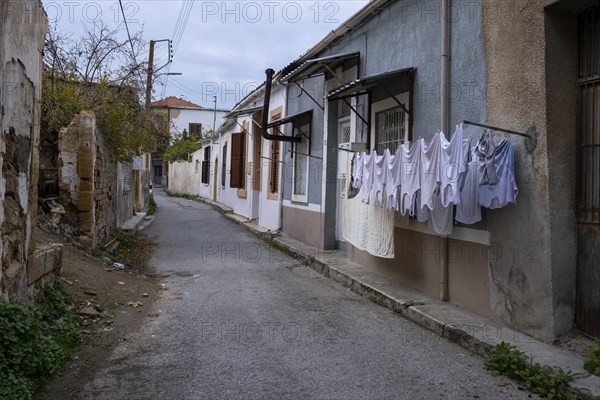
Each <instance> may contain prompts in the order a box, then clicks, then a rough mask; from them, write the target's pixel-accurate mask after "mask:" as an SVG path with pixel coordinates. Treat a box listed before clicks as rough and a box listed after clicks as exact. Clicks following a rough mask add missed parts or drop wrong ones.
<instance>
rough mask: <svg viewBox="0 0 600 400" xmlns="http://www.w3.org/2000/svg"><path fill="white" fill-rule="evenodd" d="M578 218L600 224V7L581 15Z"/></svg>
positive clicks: (580, 220) (579, 17)
mask: <svg viewBox="0 0 600 400" xmlns="http://www.w3.org/2000/svg"><path fill="white" fill-rule="evenodd" d="M578 20H579V21H578V23H579V77H578V86H579V116H578V118H579V122H578V168H577V169H578V170H577V211H578V212H577V218H578V220H579V222H581V223H592V224H600V6H599V7H594V8H591V9H588V10H586V11H584V12H582V13H580V14H579V16H578Z"/></svg>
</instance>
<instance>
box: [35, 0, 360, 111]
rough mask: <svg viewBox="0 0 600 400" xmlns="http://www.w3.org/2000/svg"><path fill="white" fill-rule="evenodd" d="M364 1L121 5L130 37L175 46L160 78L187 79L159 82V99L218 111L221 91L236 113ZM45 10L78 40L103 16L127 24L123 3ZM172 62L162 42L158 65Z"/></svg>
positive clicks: (55, 3)
mask: <svg viewBox="0 0 600 400" xmlns="http://www.w3.org/2000/svg"><path fill="white" fill-rule="evenodd" d="M366 3H368V1H367V0H343V1H342V0H338V1H317V0H300V1H287V0H279V1H201V0H195V1H194V0H142V1H130V0H122V5H123V11H124V13H125V16H126V17H127V22H128V25H129V29H130V30H131V31H132V33H133V32H137V31H143V37H144V38H145V39H146V40H148V41H149V40H161V39H173V40H174V44H175V45H177V47H176V51H175V55H174V59H173V62H172V64H171V65H170V66H169V68H170V69H167V68H164V69H163V70H161V72H167V71H169V70H170V72H180V73H182V75H181V76H170V77H169V80H168V85H166V87H163V86H161V85H160V84H157V85H156V86H155V88H154V89H155V93H154V99H158V98H161V96H162V95H165V96H181V97H184V98H185V99H187V100H190V101H192V102H194V103H197V104H200V105H203V106H207V107H214V102H213V95H214V94H215V93H217V97H218V99H217V105H218V107H220V108H229V107H232V106H233V105H234V104H235V103H237V102H238V101H239V100H240V99H241V98H242V97H243V96H244V95H245V94H247V93H248V92H249V91H251V90H252V89H254V88H255V87H256V86H257V85H258V84H260V82H262V81H263V80H264V71H265V69H267V68H273V69H275V70H278V69H280V68H282V67H284V66H285V65H287V64H289V63H290V62H292V61H293V60H294V59H296V58H297V57H298V56H299V55H301V54H302V53H304V52H305V51H306V50H308V49H309V48H310V47H312V46H313V45H314V44H316V43H317V42H318V41H319V40H321V39H322V38H323V37H325V35H327V33H329V32H330V31H331V30H333V29H335V28H336V27H338V26H339V25H340V24H341V23H342V22H343V21H345V20H346V19H347V18H349V17H350V16H351V15H352V14H354V13H355V12H356V11H358V10H359V9H360V8H362V7H363V6H364V5H365V4H366ZM43 4H44V7H45V9H46V12H47V14H48V17H49V19H50V23H51V24H53V25H56V26H57V27H58V28H59V29H60V30H61V31H63V32H73V33H74V35H80V34H81V32H82V30H83V25H85V24H92V23H93V22H94V21H95V20H98V19H100V18H101V19H102V20H103V21H104V22H105V23H107V24H109V25H110V26H112V27H118V26H119V25H122V24H123V16H122V14H121V9H120V5H119V1H118V0H103V1H85V0H80V1H72V0H43ZM186 20H187V24H185V30H184V31H182V27H183V25H184V24H183V23H182V21H183V22H185V21H186ZM178 22H179V23H178ZM178 38H180V39H179V40H177V39H178ZM167 57H168V47H167V43H166V42H163V43H159V44H157V46H156V60H155V62H156V64H155V65H157V66H160V65H163V64H165V63H166V62H167V59H168V58H167ZM164 78H165V77H164V76H163V77H162V80H163V81H164Z"/></svg>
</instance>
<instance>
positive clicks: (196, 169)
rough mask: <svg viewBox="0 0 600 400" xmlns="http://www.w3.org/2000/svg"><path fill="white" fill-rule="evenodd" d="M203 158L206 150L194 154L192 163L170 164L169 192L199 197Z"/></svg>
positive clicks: (177, 162) (179, 162)
mask: <svg viewBox="0 0 600 400" xmlns="http://www.w3.org/2000/svg"><path fill="white" fill-rule="evenodd" d="M203 157H204V149H200V150H198V151H195V152H194V153H192V155H191V161H190V162H186V161H176V162H174V163H169V192H171V193H173V194H189V195H192V196H198V195H199V193H200V186H201V183H200V179H201V177H202V158H203ZM202 186H203V184H202Z"/></svg>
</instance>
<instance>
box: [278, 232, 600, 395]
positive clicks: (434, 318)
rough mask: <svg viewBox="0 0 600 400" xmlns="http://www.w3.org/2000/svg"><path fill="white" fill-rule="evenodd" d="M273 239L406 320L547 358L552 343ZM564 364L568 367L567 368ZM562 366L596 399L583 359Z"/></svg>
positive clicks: (477, 345)
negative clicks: (394, 288) (400, 293)
mask: <svg viewBox="0 0 600 400" xmlns="http://www.w3.org/2000/svg"><path fill="white" fill-rule="evenodd" d="M273 242H275V243H276V244H277V245H278V246H281V247H283V248H285V249H286V250H287V252H288V253H289V254H291V255H295V256H297V257H298V258H300V259H302V260H304V261H305V262H306V264H307V266H309V267H310V268H311V269H313V270H314V271H316V272H318V273H320V274H321V275H323V276H324V277H327V278H330V279H332V280H334V281H335V282H338V283H340V284H341V285H343V286H344V287H347V288H349V289H350V290H352V291H354V292H355V293H357V294H359V295H361V296H363V297H365V298H366V299H368V300H370V301H372V302H374V303H376V304H378V305H380V306H384V307H387V308H389V309H390V310H392V311H393V312H395V313H396V314H399V315H401V316H402V317H404V318H406V319H407V320H409V321H412V322H414V323H416V324H418V325H420V326H422V327H424V328H426V329H427V330H429V331H431V332H434V333H435V334H437V335H438V336H440V337H443V338H446V339H448V340H450V341H452V342H454V343H456V344H458V345H460V346H461V347H463V348H465V349H467V350H469V351H471V352H472V353H475V354H477V355H479V356H482V357H487V356H489V355H490V354H491V350H492V347H493V346H495V345H497V344H498V343H500V342H502V341H504V342H508V343H510V344H511V345H514V346H516V347H517V348H518V349H519V350H521V351H523V352H525V353H528V354H529V355H530V358H531V359H532V360H536V359H538V360H539V359H542V358H544V355H543V352H544V350H545V349H544V347H546V346H550V345H547V344H545V343H543V342H540V341H539V340H537V339H534V338H533V337H530V336H528V335H525V334H523V333H520V332H518V331H515V330H513V329H510V328H508V327H505V326H502V325H501V324H499V323H497V322H495V321H493V320H490V319H486V318H483V317H479V316H470V315H468V314H467V313H466V312H464V311H462V310H458V309H457V308H456V307H454V306H452V305H450V304H449V303H443V302H439V301H433V300H429V299H425V298H422V299H418V298H417V299H415V298H413V296H411V295H410V294H408V293H407V294H408V296H406V297H407V298H397V297H394V296H393V295H391V294H388V293H386V292H385V291H384V290H382V289H378V288H376V287H374V286H371V285H369V284H367V283H365V282H363V281H361V280H360V278H357V277H355V276H352V275H351V274H350V273H347V272H345V271H342V270H340V269H339V268H336V267H335V266H333V265H329V264H327V263H326V262H325V261H323V260H319V259H318V258H317V257H314V256H312V255H310V254H306V253H304V252H302V251H301V250H299V249H298V248H295V247H294V246H292V245H290V244H288V243H286V242H285V241H284V240H282V239H281V238H274V239H273ZM444 317H446V318H444ZM447 317H450V318H447ZM557 351H558V350H557ZM534 353H535V354H534ZM565 353H566V352H565ZM557 358H559V357H557ZM544 361H545V360H544ZM544 361H538V362H540V363H541V364H548V361H545V362H544ZM563 361H565V360H563ZM565 364H566V365H568V366H567V367H565ZM554 367H555V368H556V367H561V366H554ZM562 368H563V369H564V370H571V371H572V372H573V374H574V378H573V380H572V381H571V382H570V385H569V387H568V388H567V392H569V393H570V394H572V395H579V396H582V397H583V398H589V399H592V398H594V399H597V397H595V396H599V395H600V383H598V382H600V379H598V378H596V377H594V376H592V375H590V374H589V373H587V372H586V371H585V370H583V362H581V366H575V365H574V364H573V363H572V360H567V361H566V362H563V365H562ZM594 381H596V382H594Z"/></svg>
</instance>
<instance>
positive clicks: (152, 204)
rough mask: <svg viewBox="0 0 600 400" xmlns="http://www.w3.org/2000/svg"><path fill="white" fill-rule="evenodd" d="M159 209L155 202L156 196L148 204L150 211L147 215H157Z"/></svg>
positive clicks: (151, 197)
mask: <svg viewBox="0 0 600 400" xmlns="http://www.w3.org/2000/svg"><path fill="white" fill-rule="evenodd" d="M157 209H158V206H157V205H156V201H154V196H150V202H149V203H148V211H147V212H146V215H154V214H156V211H157Z"/></svg>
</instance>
